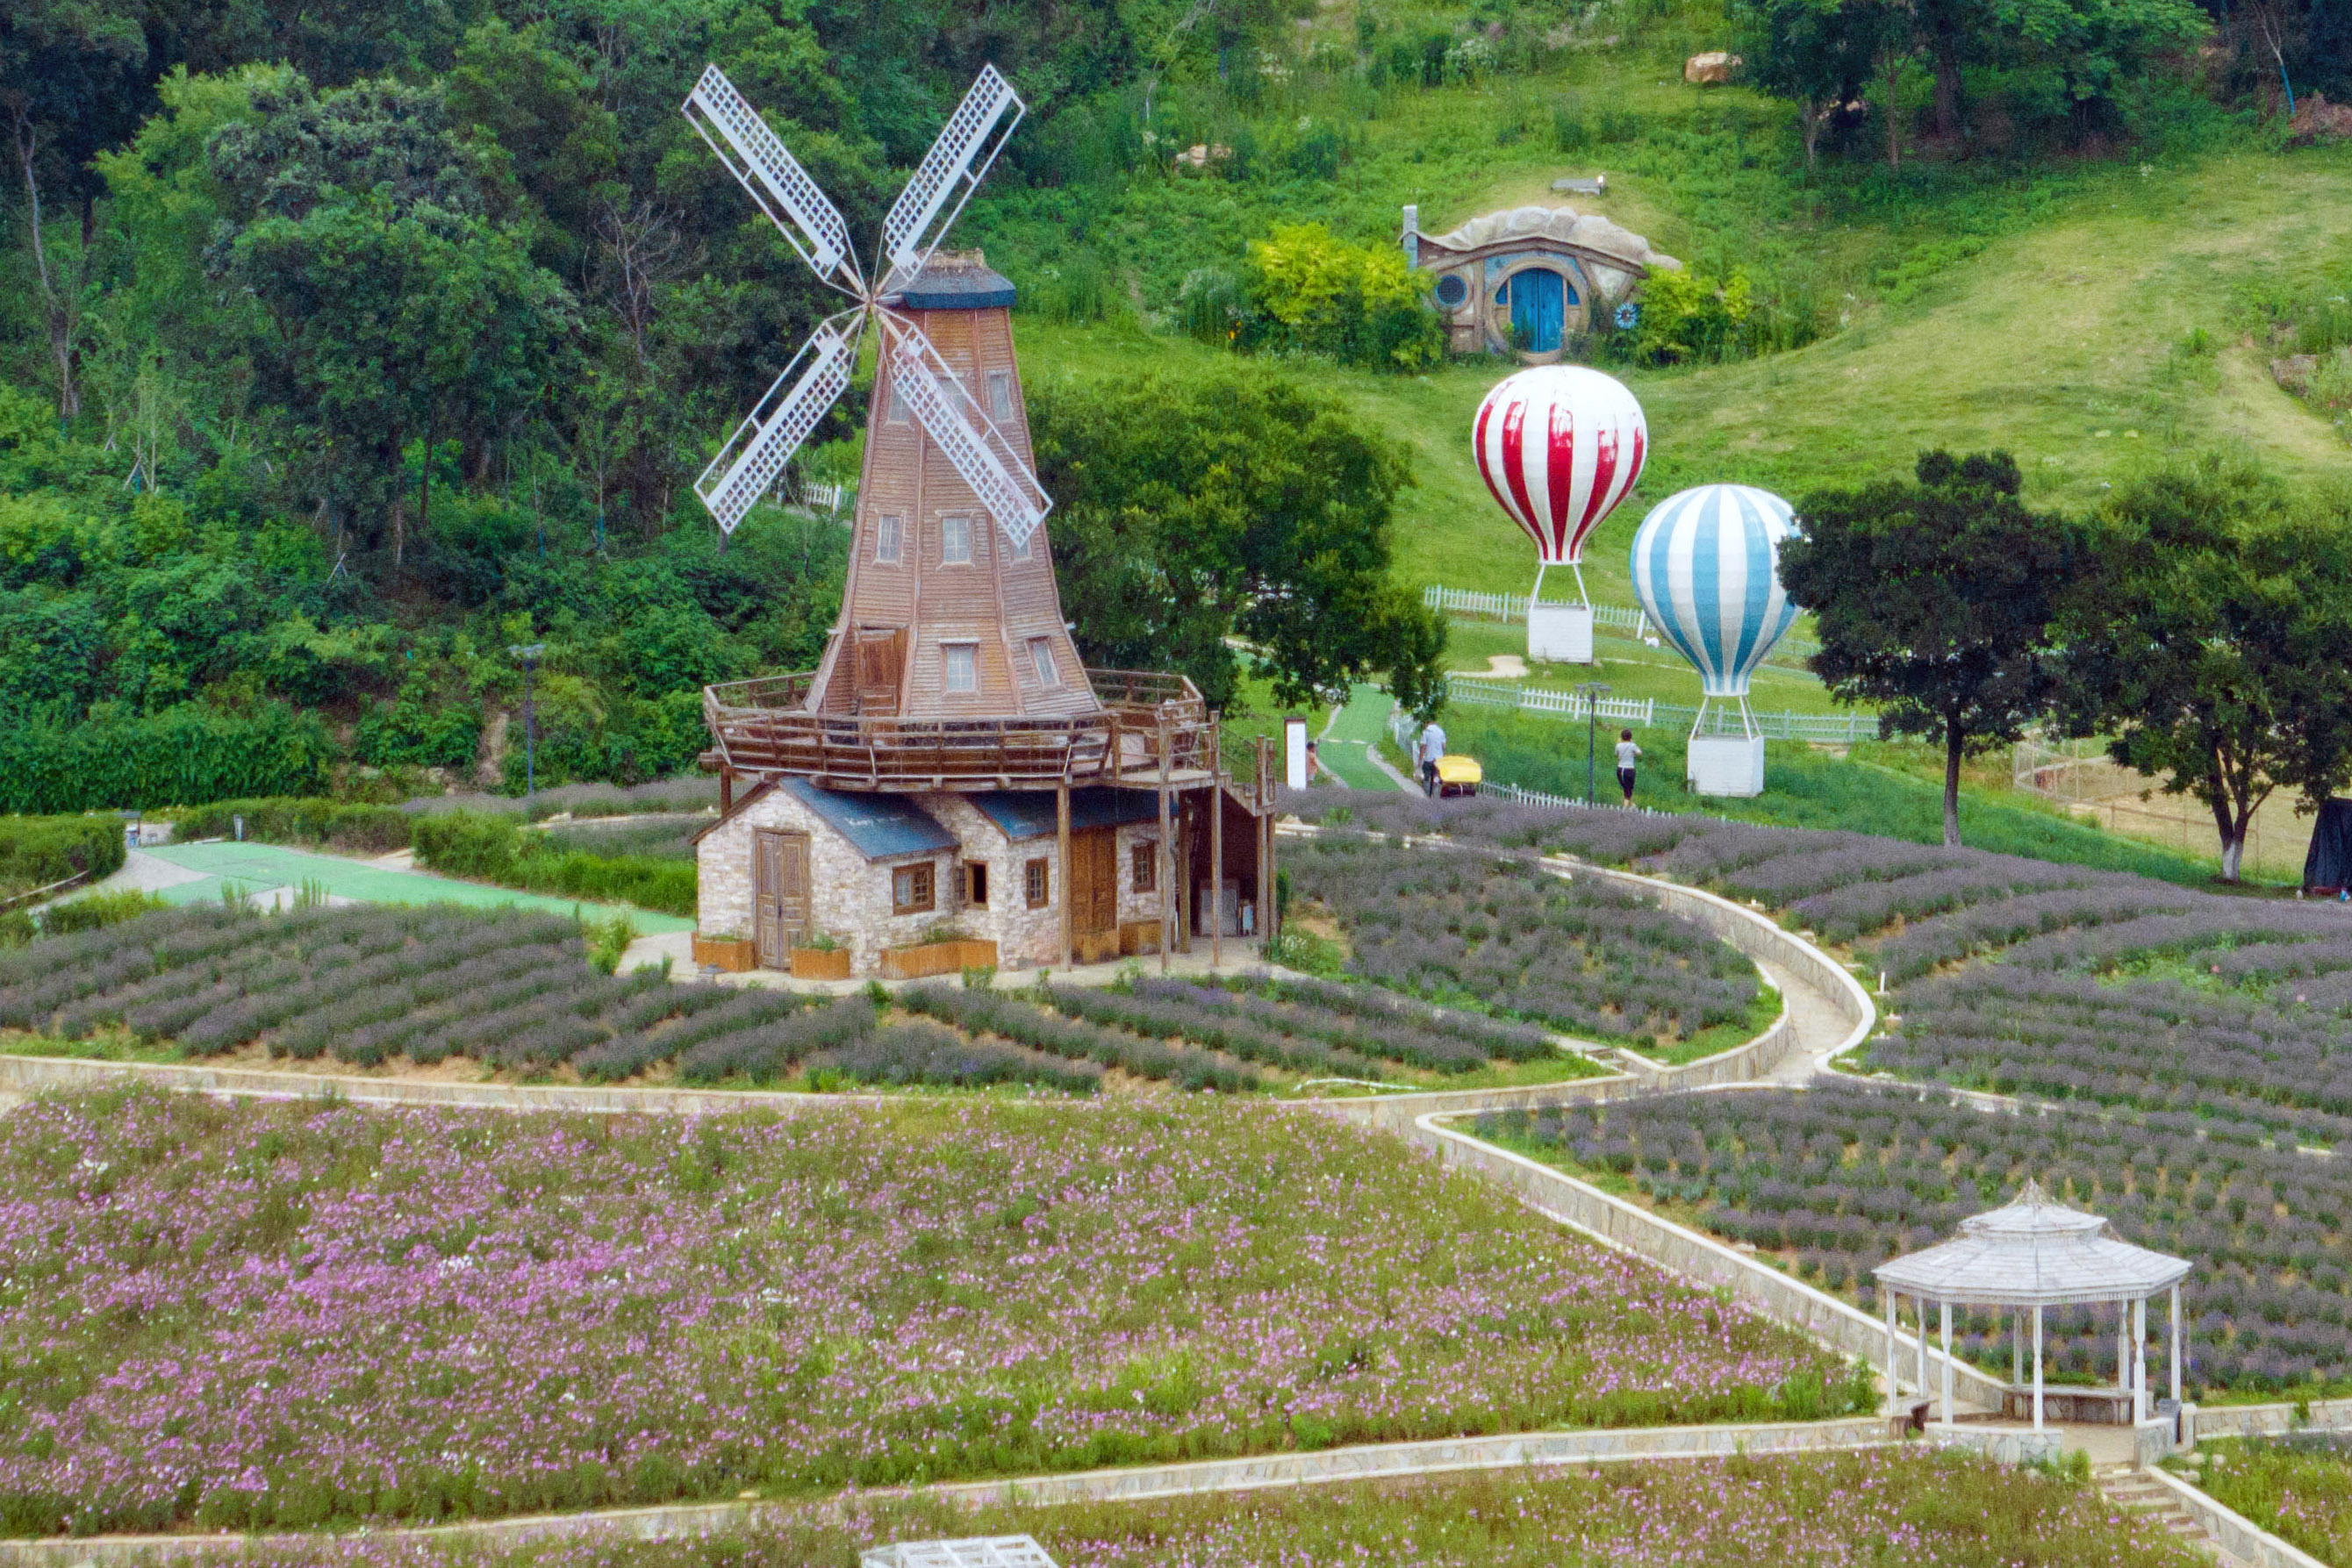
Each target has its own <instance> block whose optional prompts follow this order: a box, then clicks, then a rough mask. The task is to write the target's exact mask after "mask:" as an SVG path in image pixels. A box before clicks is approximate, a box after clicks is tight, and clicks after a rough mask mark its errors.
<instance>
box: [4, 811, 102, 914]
mask: <svg viewBox="0 0 2352 1568" xmlns="http://www.w3.org/2000/svg"><path fill="white" fill-rule="evenodd" d="M123 853H124V848H123V837H122V824H121V822H120V821H117V820H115V819H114V818H112V817H0V897H6V896H7V895H9V894H17V893H26V892H29V891H30V890H32V889H33V888H37V887H47V886H48V885H49V884H50V883H56V882H63V881H65V880H66V878H68V877H69V876H73V875H75V874H77V873H82V872H88V873H89V875H90V877H91V879H92V880H96V879H97V878H99V877H102V876H107V875H110V874H111V873H114V872H116V871H119V870H121V866H122V859H123Z"/></svg>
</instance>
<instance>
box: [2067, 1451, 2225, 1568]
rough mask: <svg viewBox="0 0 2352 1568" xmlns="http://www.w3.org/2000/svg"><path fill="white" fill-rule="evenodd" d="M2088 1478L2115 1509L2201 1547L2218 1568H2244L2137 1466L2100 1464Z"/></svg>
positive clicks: (2175, 1499) (2173, 1497) (2178, 1502)
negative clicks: (2128, 1513) (2144, 1520)
mask: <svg viewBox="0 0 2352 1568" xmlns="http://www.w3.org/2000/svg"><path fill="white" fill-rule="evenodd" d="M2091 1479H2092V1480H2093V1481H2094V1482H2095V1484H2096V1485H2097V1487H2098V1489H2099V1490H2100V1492H2101V1493H2102V1494H2103V1495H2104V1496H2105V1498H2106V1500H2108V1501H2109V1502H2111V1503H2113V1504H2115V1505H2116V1507H2117V1508H2119V1509H2122V1510H2124V1511H2127V1512H2130V1513H2136V1514H2138V1515H2140V1516H2141V1517H2142V1518H2144V1519H2147V1520H2148V1521H2152V1522H2153V1523H2155V1524H2156V1525H2157V1526H2158V1528H2160V1529H2162V1530H2163V1531H2165V1532H2166V1533H2167V1534H2169V1535H2175V1536H2178V1537H2179V1538H2180V1539H2182V1540H2184V1541H2188V1542H2192V1543H2194V1544H2196V1545H2200V1546H2202V1547H2204V1548H2205V1549H2206V1550H2207V1551H2208V1552H2211V1553H2212V1554H2213V1556H2214V1557H2215V1559H2216V1560H2217V1561H2218V1562H2219V1563H2221V1568H2243V1564H2242V1563H2241V1562H2240V1560H2239V1559H2237V1558H2235V1557H2232V1556H2231V1555H2230V1554H2229V1553H2228V1552H2224V1551H2222V1550H2221V1548H2220V1547H2219V1546H2217V1545H2215V1544H2214V1542H2212V1541H2211V1540H2210V1538H2209V1537H2208V1536H2207V1535H2206V1533H2205V1531H2203V1530H2202V1529H2201V1528H2200V1526H2199V1525H2198V1523H2197V1521H2196V1520H2194V1519H2192V1518H2190V1517H2189V1511H2188V1510H2187V1509H2185V1508H2183V1507H2182V1506H2181V1505H2180V1500H2179V1498H2177V1497H2175V1496H2174V1495H2173V1494H2172V1493H2171V1492H2170V1491H2168V1490H2166V1489H2165V1488H2164V1487H2162V1486H2160V1485H2158V1483H2157V1482H2155V1481H2152V1480H2150V1479H2147V1472H2146V1471H2144V1470H2142V1469H2140V1468H2139V1467H2138V1466H2137V1465H2102V1466H2100V1467H2099V1468H2098V1469H2095V1470H2094V1471H2093V1472H2092V1475H2091Z"/></svg>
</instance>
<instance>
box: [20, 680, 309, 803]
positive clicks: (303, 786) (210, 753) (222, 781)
mask: <svg viewBox="0 0 2352 1568" xmlns="http://www.w3.org/2000/svg"><path fill="white" fill-rule="evenodd" d="M335 755H336V753H335V744H334V739H333V737H331V736H330V735H329V734H328V732H327V724H326V720H325V719H323V718H321V717H320V716H319V715H318V714H316V713H299V712H297V711H296V710H294V709H293V708H290V707H287V706H282V705H279V704H275V703H272V704H267V705H264V706H261V707H259V708H257V709H256V710H254V711H253V712H252V713H249V714H224V713H216V712H215V711H213V710H211V709H209V708H204V707H199V706H196V705H195V704H193V703H184V704H182V705H181V706H178V707H173V708H166V709H164V710H163V712H161V713H154V714H131V713H128V712H124V711H121V710H119V709H116V708H113V707H111V706H105V705H101V706H99V707H96V708H93V709H91V710H90V713H89V716H88V717H87V718H85V719H83V720H82V722H80V723H79V724H74V725H63V724H58V723H54V722H50V721H47V720H43V721H36V722H22V723H15V724H8V725H0V810H6V811H52V812H54V811H81V810H111V809H115V808H127V807H136V808H142V809H145V808H153V807H159V806H194V805H200V804H203V803H205V802H206V801H210V800H228V799H231V798H233V797H239V796H245V797H250V796H257V795H315V794H317V793H318V792H319V790H320V789H321V788H323V787H324V786H325V784H326V782H327V769H328V766H329V764H331V762H333V761H334V759H335Z"/></svg>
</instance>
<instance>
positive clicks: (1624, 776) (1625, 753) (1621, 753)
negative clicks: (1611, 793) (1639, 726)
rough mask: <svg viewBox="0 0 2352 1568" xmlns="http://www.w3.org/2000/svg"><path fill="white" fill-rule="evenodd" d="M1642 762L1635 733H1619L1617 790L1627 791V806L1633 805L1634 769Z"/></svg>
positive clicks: (1628, 731)
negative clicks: (1635, 741) (1634, 736)
mask: <svg viewBox="0 0 2352 1568" xmlns="http://www.w3.org/2000/svg"><path fill="white" fill-rule="evenodd" d="M1641 760H1642V748H1641V747H1638V746H1636V745H1634V744H1633V731H1632V730H1630V729H1621V730H1619V731H1618V732H1617V788H1619V789H1622V790H1623V791H1625V804H1627V805H1628V806H1630V805H1632V804H1633V768H1634V765H1635V764H1636V763H1638V762H1640V761H1641Z"/></svg>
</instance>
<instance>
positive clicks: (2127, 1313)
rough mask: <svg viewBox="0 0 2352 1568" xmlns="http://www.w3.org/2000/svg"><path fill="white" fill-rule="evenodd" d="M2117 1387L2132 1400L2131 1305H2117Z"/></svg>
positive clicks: (2127, 1398)
mask: <svg viewBox="0 0 2352 1568" xmlns="http://www.w3.org/2000/svg"><path fill="white" fill-rule="evenodd" d="M2116 1387H2117V1388H2119V1389H2121V1390H2123V1395H2124V1400H2125V1402H2126V1404H2128V1403H2129V1402H2130V1400H2131V1303H2130V1302H2129V1301H2117V1302H2116Z"/></svg>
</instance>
